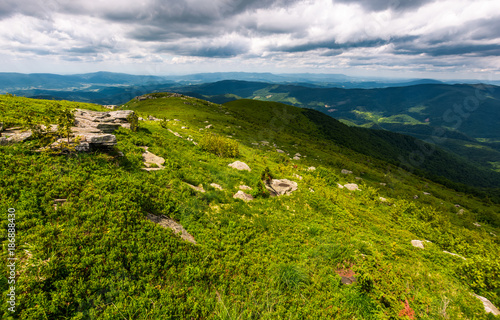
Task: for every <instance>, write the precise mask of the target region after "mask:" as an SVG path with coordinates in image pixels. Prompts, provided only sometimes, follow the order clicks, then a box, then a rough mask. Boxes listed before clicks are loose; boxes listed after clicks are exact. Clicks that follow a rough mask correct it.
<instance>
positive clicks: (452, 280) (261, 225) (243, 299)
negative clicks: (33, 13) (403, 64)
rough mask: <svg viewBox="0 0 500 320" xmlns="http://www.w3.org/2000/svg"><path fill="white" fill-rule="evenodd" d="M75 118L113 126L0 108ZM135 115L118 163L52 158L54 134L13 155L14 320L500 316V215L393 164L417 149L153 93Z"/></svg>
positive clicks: (108, 155) (14, 117)
mask: <svg viewBox="0 0 500 320" xmlns="http://www.w3.org/2000/svg"><path fill="white" fill-rule="evenodd" d="M75 109H80V111H76V112H77V113H78V112H80V113H82V112H83V113H89V114H90V112H87V111H82V110H91V111H99V112H104V113H109V111H108V110H106V109H104V108H103V107H101V106H98V105H88V104H81V103H71V102H65V101H61V102H54V101H43V100H32V99H26V98H19V97H12V96H0V111H1V112H2V113H1V117H2V118H1V119H0V122H2V123H4V124H6V128H10V127H11V126H17V127H19V129H20V130H25V129H29V128H33V127H34V126H37V125H39V124H44V125H46V126H47V127H48V126H49V125H50V124H57V123H64V121H63V120H64V119H63V118H61V117H62V116H63V115H64V114H66V115H67V113H65V112H63V113H61V112H62V111H65V110H66V111H69V113H70V114H75V113H74V112H75V111H74V110H75ZM120 110H132V111H133V112H134V114H135V115H136V116H137V124H138V127H137V128H136V129H137V130H129V129H127V128H124V127H122V126H117V128H114V131H113V133H112V134H113V135H114V136H115V138H116V145H115V146H111V147H110V148H108V149H95V150H89V151H90V152H77V151H75V150H70V149H69V150H68V152H65V153H60V154H54V153H51V152H44V151H41V152H40V151H37V150H40V148H42V147H44V146H47V145H49V144H51V143H53V139H56V138H57V137H55V136H50V135H48V134H41V135H39V136H37V135H34V136H32V137H31V138H30V139H27V140H25V141H24V142H18V143H8V144H6V145H2V146H0V174H1V179H0V203H1V205H2V208H4V209H3V210H4V212H15V218H12V219H15V220H12V221H7V220H6V219H4V221H3V222H2V223H3V227H4V228H5V229H7V227H9V228H11V227H12V225H9V223H10V224H15V231H14V232H13V233H15V243H16V250H15V252H14V254H15V257H16V258H17V260H16V273H15V277H14V280H15V288H14V289H13V290H14V291H13V292H14V293H15V299H16V306H15V308H16V313H15V316H16V317H19V318H26V319H40V318H44V317H47V318H49V319H62V318H75V319H86V318H116V319H119V318H123V317H125V318H126V317H129V318H138V319H161V318H176V319H193V318H194V319H266V318H268V319H269V318H272V319H280V318H283V319H284V318H286V319H330V318H334V319H352V318H361V319H397V318H409V319H417V318H418V319H436V318H450V319H460V318H471V319H472V318H475V319H488V318H492V317H494V313H496V312H498V310H497V309H496V308H495V306H499V305H500V298H499V297H500V296H499V288H500V273H499V270H500V262H499V261H498V256H499V255H500V252H499V246H498V244H499V240H498V236H497V235H498V234H499V226H500V223H499V219H498V216H499V208H500V207H499V206H498V204H495V203H494V201H491V200H490V199H487V198H484V197H483V198H481V197H479V196H475V195H473V194H470V193H465V192H463V191H458V190H457V189H458V188H455V189H452V188H450V187H451V186H453V185H452V184H449V186H450V187H446V186H444V185H443V184H440V183H438V182H439V179H435V177H434V176H432V175H431V173H432V172H433V171H432V167H428V168H427V167H425V168H424V167H422V170H421V171H422V172H420V171H417V170H414V172H413V173H411V172H409V171H406V170H404V168H403V169H399V168H398V166H397V163H396V162H394V161H393V160H397V153H398V152H401V155H403V156H406V155H407V153H405V152H410V151H411V150H412V148H414V147H418V141H417V140H415V139H414V138H409V137H406V136H402V135H397V134H389V133H388V134H387V135H384V134H382V133H380V132H378V131H373V130H368V129H360V128H349V127H347V126H345V125H343V124H341V123H339V122H338V121H335V120H334V119H331V118H329V117H327V116H326V115H323V114H321V113H319V112H316V111H311V110H305V109H300V108H297V107H293V106H288V105H283V104H280V103H275V102H257V101H252V100H240V101H234V102H230V103H226V104H224V105H219V104H215V103H211V102H208V101H204V100H200V99H195V98H191V97H188V96H184V95H180V94H175V95H174V94H170V93H153V94H148V95H146V96H144V97H143V98H138V99H133V100H131V101H129V102H128V103H127V104H125V105H123V106H121V108H120ZM119 112H123V111H119ZM128 113H129V114H131V112H130V111H128ZM70 120H71V119H70ZM74 124H75V123H74V121H69V122H68V126H69V127H71V126H73V125H74ZM391 142H392V144H391ZM440 152H441V151H436V153H435V158H433V157H429V161H430V163H433V164H436V165H437V164H438V163H439V162H438V161H439V157H438V156H439V155H440V154H441V153H440ZM384 153H386V154H387V155H385V154H384ZM372 154H373V155H372ZM443 154H444V153H443ZM444 159H448V158H444ZM433 161H435V162H433ZM442 161H447V164H448V166H454V165H460V162H459V161H458V160H455V159H451V158H450V159H448V160H442ZM450 161H455V162H450ZM243 164H244V165H245V166H244V165H243ZM463 166H464V168H467V167H466V164H463ZM147 169H150V170H147ZM241 169H243V170H241ZM426 175H427V176H426ZM449 177H450V179H451V178H452V176H451V175H450V176H449ZM431 179H432V180H431ZM436 181H437V182H436ZM443 181H445V182H446V183H448V182H450V181H452V180H449V179H444V180H443ZM485 181H488V180H485ZM461 185H462V184H461ZM457 186H458V185H457ZM474 190H476V189H474ZM482 191H483V192H490V191H491V190H489V189H483V190H482ZM479 193H480V192H479V191H478V194H479ZM238 194H239V195H241V197H240V196H236V195H238ZM243 194H245V195H248V197H247V196H244V195H243ZM480 196H484V194H483V195H480ZM9 232H10V231H9ZM3 241H4V242H3V243H4V244H5V246H6V245H7V242H8V241H9V240H7V239H6V238H4V240H3ZM2 261H3V263H2V270H3V271H2V272H1V274H0V288H1V290H2V292H3V294H7V293H9V292H11V290H12V289H11V284H10V283H9V279H8V276H6V275H8V273H7V269H8V266H7V263H6V259H2ZM7 308H8V305H6V304H4V305H2V306H1V308H0V314H1V316H2V318H8V317H12V312H11V311H9V310H8V309H7Z"/></svg>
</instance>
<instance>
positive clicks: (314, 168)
mask: <svg viewBox="0 0 500 320" xmlns="http://www.w3.org/2000/svg"><path fill="white" fill-rule="evenodd" d="M314 170H316V167H309V168H307V171H314Z"/></svg>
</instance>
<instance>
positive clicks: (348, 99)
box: [182, 80, 500, 170]
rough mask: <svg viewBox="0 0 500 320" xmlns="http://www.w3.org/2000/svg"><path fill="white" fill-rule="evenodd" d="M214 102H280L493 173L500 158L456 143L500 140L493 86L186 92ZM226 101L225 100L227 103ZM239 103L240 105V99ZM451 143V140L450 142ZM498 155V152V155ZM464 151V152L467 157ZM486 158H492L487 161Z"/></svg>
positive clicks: (228, 84) (259, 86) (242, 87)
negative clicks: (421, 144) (423, 144)
mask: <svg viewBox="0 0 500 320" xmlns="http://www.w3.org/2000/svg"><path fill="white" fill-rule="evenodd" d="M182 90H184V92H189V94H191V93H193V92H194V93H196V94H199V96H198V97H199V98H205V99H208V100H210V101H214V102H225V101H227V98H228V97H227V96H225V95H226V94H233V95H235V96H237V97H241V98H247V99H257V100H263V101H276V102H282V103H286V104H290V105H295V106H300V107H305V108H311V109H315V110H318V111H321V112H323V113H325V114H327V115H329V116H331V117H333V118H336V119H338V120H346V121H349V122H350V123H354V124H356V125H358V126H363V127H371V128H374V127H375V128H380V129H385V130H389V131H393V132H399V133H404V134H409V135H412V136H414V137H417V138H420V139H424V140H428V141H429V142H431V143H434V144H437V145H439V146H440V147H442V148H445V149H448V150H450V151H451V150H452V151H453V152H456V153H457V154H458V155H460V156H463V157H467V158H468V159H469V160H471V161H474V162H475V163H476V166H481V167H483V168H485V169H490V170H491V169H493V168H494V166H492V165H491V162H498V161H500V157H499V154H498V152H491V153H490V152H489V151H487V150H483V152H482V153H481V154H478V155H477V156H476V155H475V154H474V153H471V152H468V151H467V150H462V149H457V148H456V142H454V141H451V140H452V139H455V140H456V139H460V140H464V141H467V142H468V144H471V143H472V144H474V145H476V146H481V145H483V146H488V145H487V144H485V142H486V143H487V142H493V141H496V140H498V137H500V129H499V128H500V113H499V112H498V110H499V108H500V90H498V87H497V86H492V85H484V84H477V85H470V84H457V85H447V84H420V85H411V86H404V87H391V88H376V89H342V88H311V87H304V86H298V85H277V84H269V83H268V84H266V83H260V82H245V81H229V80H226V81H220V82H216V83H208V84H201V85H196V86H190V87H186V88H183V89H182ZM224 99H225V100H224ZM234 99H237V98H236V97H235V98H234ZM449 139H451V140H449ZM496 150H497V151H499V149H498V148H497V149H496ZM462 151H463V152H462ZM485 153H487V157H484V155H485Z"/></svg>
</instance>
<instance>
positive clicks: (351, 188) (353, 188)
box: [344, 183, 361, 191]
mask: <svg viewBox="0 0 500 320" xmlns="http://www.w3.org/2000/svg"><path fill="white" fill-rule="evenodd" d="M344 187H345V188H346V189H347V190H349V191H356V190H361V189H359V187H358V185H357V184H355V183H348V184H345V185H344Z"/></svg>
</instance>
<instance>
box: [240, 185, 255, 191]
mask: <svg viewBox="0 0 500 320" xmlns="http://www.w3.org/2000/svg"><path fill="white" fill-rule="evenodd" d="M238 189H241V190H252V188H250V187H249V186H246V185H244V184H243V185H241V186H239V187H238Z"/></svg>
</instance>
